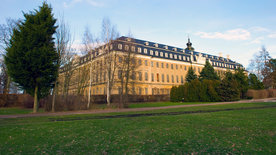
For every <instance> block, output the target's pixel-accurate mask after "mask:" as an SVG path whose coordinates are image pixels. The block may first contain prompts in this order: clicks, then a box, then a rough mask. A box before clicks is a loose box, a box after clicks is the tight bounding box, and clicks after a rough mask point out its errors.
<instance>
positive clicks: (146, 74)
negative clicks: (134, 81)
mask: <svg viewBox="0 0 276 155" xmlns="http://www.w3.org/2000/svg"><path fill="white" fill-rule="evenodd" d="M145 81H148V72H145Z"/></svg>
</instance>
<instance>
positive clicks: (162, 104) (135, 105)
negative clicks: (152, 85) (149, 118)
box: [128, 102, 210, 108]
mask: <svg viewBox="0 0 276 155" xmlns="http://www.w3.org/2000/svg"><path fill="white" fill-rule="evenodd" d="M206 103H210V102H148V103H131V104H129V106H128V107H129V108H145V107H165V106H174V105H189V104H206Z"/></svg>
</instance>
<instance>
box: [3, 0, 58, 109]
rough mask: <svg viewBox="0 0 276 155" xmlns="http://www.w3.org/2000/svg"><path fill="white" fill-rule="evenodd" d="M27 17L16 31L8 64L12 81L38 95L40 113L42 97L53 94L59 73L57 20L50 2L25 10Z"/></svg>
mask: <svg viewBox="0 0 276 155" xmlns="http://www.w3.org/2000/svg"><path fill="white" fill-rule="evenodd" d="M24 17H25V20H24V21H23V22H21V23H20V24H19V25H18V27H19V28H18V29H14V31H13V36H12V38H11V40H10V45H11V46H10V47H8V48H7V55H6V56H5V64H6V65H7V68H8V74H9V75H10V76H11V78H12V80H13V81H14V82H16V83H17V84H18V85H19V86H20V87H21V88H23V89H24V90H26V92H27V93H28V94H30V95H32V96H34V107H33V112H34V113H36V112H37V111H38V107H39V105H38V104H39V103H38V101H39V99H41V98H43V97H45V96H47V95H48V94H49V90H50V89H51V88H52V87H53V83H54V82H55V80H56V77H57V74H58V72H57V71H58V53H57V52H56V49H55V43H54V38H53V35H54V34H55V32H56V26H55V23H56V19H54V17H53V14H52V8H51V7H50V6H49V5H48V4H47V3H46V2H43V4H42V6H40V7H39V10H35V11H34V12H30V13H28V14H27V13H24Z"/></svg>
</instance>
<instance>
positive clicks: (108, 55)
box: [100, 18, 119, 106]
mask: <svg viewBox="0 0 276 155" xmlns="http://www.w3.org/2000/svg"><path fill="white" fill-rule="evenodd" d="M101 36H102V37H101V39H102V43H104V45H103V46H101V48H100V53H101V54H104V55H105V72H106V74H107V82H106V101H107V105H108V106H110V103H111V91H112V88H113V84H114V77H115V73H116V70H117V65H116V60H117V57H118V54H117V53H116V52H114V51H113V50H112V46H111V45H112V41H113V40H115V39H116V38H118V36H119V33H118V32H117V30H116V28H115V26H113V25H112V24H111V22H110V20H109V19H108V18H104V19H103V22H102V34H101Z"/></svg>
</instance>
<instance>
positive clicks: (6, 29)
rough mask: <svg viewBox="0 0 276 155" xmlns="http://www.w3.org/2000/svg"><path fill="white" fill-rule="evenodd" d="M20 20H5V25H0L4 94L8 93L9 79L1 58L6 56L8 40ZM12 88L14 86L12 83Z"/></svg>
mask: <svg viewBox="0 0 276 155" xmlns="http://www.w3.org/2000/svg"><path fill="white" fill-rule="evenodd" d="M19 22H20V20H14V19H11V18H7V19H6V24H0V61H1V62H0V72H1V77H0V78H1V88H2V91H3V93H4V94H7V93H9V88H10V85H11V79H10V77H9V76H8V74H7V69H6V65H5V64H4V60H3V56H4V55H5V54H6V48H7V47H9V46H10V39H11V37H12V34H13V29H17V28H18V23H19ZM13 86H14V87H15V86H16V85H15V84H14V83H13Z"/></svg>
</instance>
